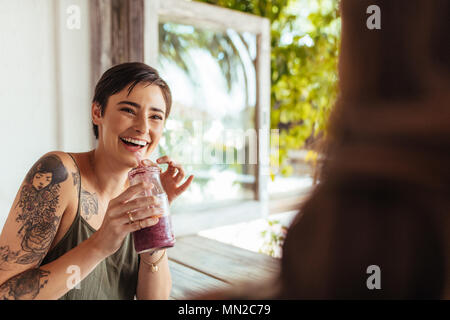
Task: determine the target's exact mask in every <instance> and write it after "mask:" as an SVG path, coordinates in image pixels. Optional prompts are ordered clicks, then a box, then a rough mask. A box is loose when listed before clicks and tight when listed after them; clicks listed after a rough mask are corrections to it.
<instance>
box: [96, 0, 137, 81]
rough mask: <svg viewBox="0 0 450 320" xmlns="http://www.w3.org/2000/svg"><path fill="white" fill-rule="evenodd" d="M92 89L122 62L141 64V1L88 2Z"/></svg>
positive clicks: (104, 0)
mask: <svg viewBox="0 0 450 320" xmlns="http://www.w3.org/2000/svg"><path fill="white" fill-rule="evenodd" d="M89 5H90V15H91V16H90V24H91V35H92V36H91V62H92V87H93V88H94V86H95V84H96V83H97V81H98V80H99V79H100V77H101V75H102V74H103V72H105V71H106V70H107V69H108V68H110V67H112V66H113V65H116V64H119V63H123V62H134V61H140V62H143V61H144V0H91V1H89Z"/></svg>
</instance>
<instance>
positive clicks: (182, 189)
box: [177, 175, 194, 195]
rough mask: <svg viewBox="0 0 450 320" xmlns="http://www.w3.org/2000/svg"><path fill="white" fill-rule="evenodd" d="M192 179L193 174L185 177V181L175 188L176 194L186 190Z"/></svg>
mask: <svg viewBox="0 0 450 320" xmlns="http://www.w3.org/2000/svg"><path fill="white" fill-rule="evenodd" d="M193 180H194V176H193V175H191V176H189V178H187V180H186V182H185V183H183V184H182V185H181V186H179V187H178V188H177V195H180V194H182V193H183V192H184V191H186V189H187V188H189V186H190V185H191V183H192V181H193Z"/></svg>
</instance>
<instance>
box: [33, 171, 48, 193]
mask: <svg viewBox="0 0 450 320" xmlns="http://www.w3.org/2000/svg"><path fill="white" fill-rule="evenodd" d="M50 182H52V173H51V172H37V173H36V174H35V175H34V177H33V183H32V184H33V187H34V188H35V189H36V190H41V189H43V188H45V187H46V186H48V185H49V184H50Z"/></svg>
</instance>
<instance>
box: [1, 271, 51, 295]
mask: <svg viewBox="0 0 450 320" xmlns="http://www.w3.org/2000/svg"><path fill="white" fill-rule="evenodd" d="M49 274H50V271H45V270H42V269H30V270H27V271H25V272H22V273H20V274H18V275H16V276H14V277H12V278H11V279H9V280H8V281H6V282H5V283H4V284H2V285H1V286H0V299H1V300H12V299H14V300H25V299H34V298H35V297H36V296H37V295H38V294H39V291H40V290H41V289H42V288H43V287H44V286H45V285H46V284H47V282H48V280H47V278H48V276H49Z"/></svg>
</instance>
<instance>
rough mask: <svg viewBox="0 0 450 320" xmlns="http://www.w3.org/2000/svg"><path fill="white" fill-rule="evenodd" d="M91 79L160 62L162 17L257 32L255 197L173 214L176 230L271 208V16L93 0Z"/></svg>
mask: <svg viewBox="0 0 450 320" xmlns="http://www.w3.org/2000/svg"><path fill="white" fill-rule="evenodd" d="M90 11H91V12H90V14H91V32H92V38H91V54H92V57H91V63H92V66H93V70H92V83H93V86H92V87H94V86H95V83H96V82H97V81H98V79H99V78H100V76H101V74H102V73H103V72H104V71H105V70H107V69H108V68H109V67H111V66H112V65H115V64H117V63H122V62H126V61H142V62H144V63H146V64H148V65H151V66H156V65H157V57H158V50H159V48H158V44H159V40H158V24H159V22H160V21H164V22H169V21H170V22H175V23H182V24H190V25H193V26H195V27H201V28H208V29H212V30H219V31H225V30H226V29H234V30H235V31H237V32H249V33H252V34H254V35H255V36H256V43H257V48H256V50H257V54H256V70H255V71H256V78H257V83H256V109H255V111H256V112H255V117H256V119H255V129H256V130H257V133H258V134H257V143H258V146H257V165H256V168H257V171H256V176H255V190H254V191H255V198H254V200H252V201H245V202H242V203H240V204H236V205H233V206H230V207H223V208H215V209H214V210H205V211H202V212H198V213H195V214H183V213H177V214H175V215H173V216H172V219H173V222H174V227H175V229H176V230H175V231H176V233H177V235H186V234H192V233H196V232H198V231H200V230H203V229H206V228H212V227H218V226H221V225H225V224H232V223H238V222H242V221H248V220H251V219H257V218H261V217H265V216H267V215H268V213H269V205H268V201H269V197H268V192H267V184H268V178H269V163H268V159H269V146H270V21H269V19H266V18H262V17H258V16H255V15H251V14H246V13H242V12H238V11H235V10H230V9H225V8H221V7H218V6H214V5H210V4H206V3H200V2H195V1H192V2H190V1H184V0H145V1H144V0H92V1H90Z"/></svg>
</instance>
